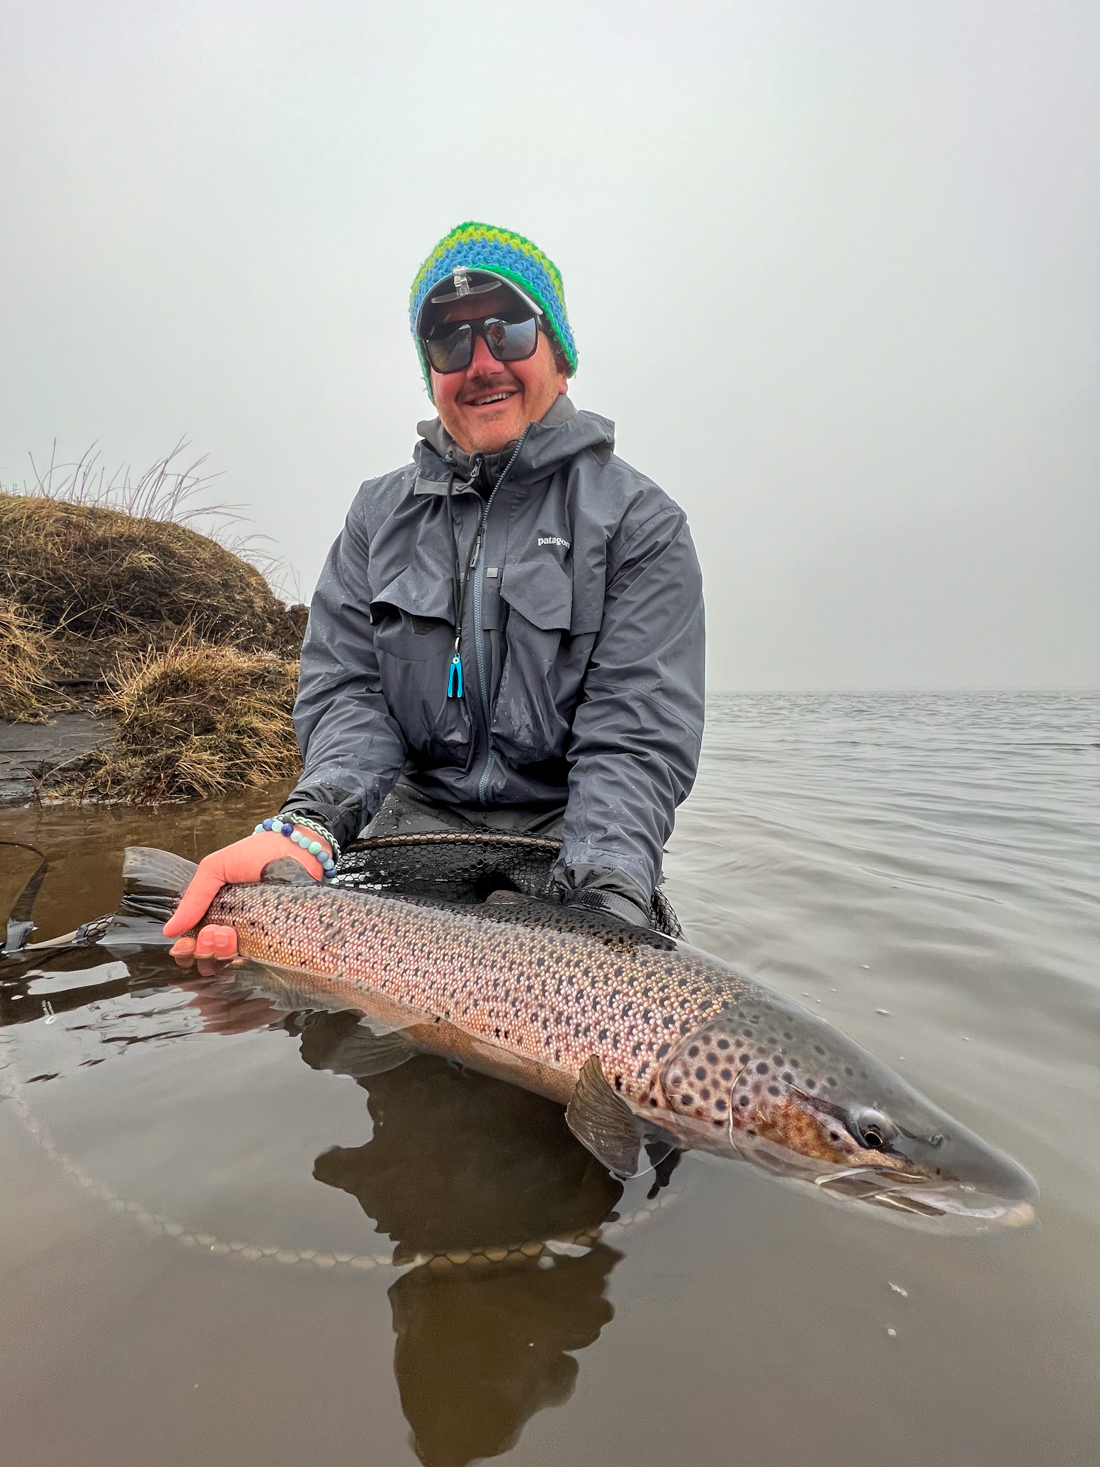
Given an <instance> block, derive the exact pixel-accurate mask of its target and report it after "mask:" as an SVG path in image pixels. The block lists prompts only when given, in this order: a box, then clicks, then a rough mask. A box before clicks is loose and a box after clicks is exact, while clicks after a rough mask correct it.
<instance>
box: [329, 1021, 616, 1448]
mask: <svg viewBox="0 0 1100 1467" xmlns="http://www.w3.org/2000/svg"><path fill="white" fill-rule="evenodd" d="M354 1028H355V1021H354V1017H353V1016H350V1015H312V1016H310V1018H309V1019H307V1020H306V1021H305V1027H304V1030H303V1034H302V1057H303V1059H305V1060H306V1062H307V1063H308V1064H312V1065H314V1066H315V1067H317V1068H337V1067H338V1065H339V1056H340V1053H341V1049H342V1048H345V1045H344V1041H345V1040H346V1039H347V1037H348V1036H349V1035H350V1034H353V1032H354ZM360 1083H362V1084H364V1085H365V1086H368V1087H369V1098H368V1102H367V1104H368V1108H369V1110H370V1114H371V1116H372V1118H373V1120H374V1135H373V1137H372V1139H371V1140H370V1141H369V1142H368V1143H367V1144H366V1145H365V1146H359V1147H340V1146H335V1147H333V1148H332V1149H331V1150H330V1151H326V1152H324V1153H323V1154H322V1155H321V1156H319V1157H318V1158H317V1161H316V1164H315V1166H314V1173H313V1174H314V1176H315V1177H317V1179H318V1180H319V1181H322V1182H326V1183H328V1185H330V1186H334V1187H339V1188H341V1189H342V1190H343V1191H345V1192H350V1193H351V1194H352V1195H353V1196H354V1197H356V1198H357V1199H358V1201H359V1203H360V1205H361V1206H362V1208H363V1210H364V1212H366V1213H367V1214H368V1215H369V1216H370V1217H372V1218H374V1219H375V1220H376V1221H377V1223H378V1226H379V1228H380V1229H381V1230H382V1231H384V1232H386V1233H388V1234H389V1235H390V1237H391V1238H392V1239H393V1240H394V1245H395V1257H397V1258H411V1257H415V1255H416V1254H417V1253H419V1252H422V1251H434V1252H439V1251H442V1250H446V1249H450V1250H454V1251H457V1250H462V1249H467V1248H483V1247H492V1246H493V1245H498V1246H499V1247H501V1248H503V1247H507V1246H508V1245H511V1246H512V1248H513V1249H514V1248H515V1246H516V1245H517V1244H519V1243H523V1242H525V1241H527V1240H534V1239H541V1238H551V1237H555V1236H560V1235H563V1234H566V1235H568V1234H570V1233H575V1232H578V1231H581V1230H583V1229H584V1228H595V1227H598V1226H599V1224H600V1223H601V1222H603V1221H604V1220H605V1219H606V1218H607V1216H608V1215H609V1214H610V1213H611V1212H612V1211H613V1209H614V1207H615V1204H616V1203H617V1202H618V1200H619V1198H620V1197H621V1196H622V1187H621V1185H620V1184H619V1183H618V1182H615V1181H614V1180H613V1179H612V1178H611V1177H610V1176H608V1174H607V1172H606V1171H605V1170H604V1169H603V1167H601V1166H600V1165H599V1163H598V1162H597V1161H596V1160H595V1159H594V1158H593V1157H592V1156H590V1155H589V1153H588V1152H587V1151H585V1150H584V1148H583V1147H582V1146H580V1145H579V1144H578V1143H577V1142H576V1141H575V1140H574V1139H573V1137H572V1136H571V1135H570V1133H569V1131H568V1130H567V1128H566V1126H565V1122H564V1118H563V1116H562V1111H561V1107H560V1106H557V1105H554V1104H552V1103H551V1102H550V1101H547V1100H543V1099H541V1098H540V1097H539V1096H536V1095H529V1094H528V1093H527V1092H526V1091H523V1090H518V1089H516V1088H515V1087H514V1086H511V1085H506V1084H503V1083H502V1082H501V1081H499V1080H492V1079H489V1078H487V1077H486V1076H483V1075H478V1074H475V1073H472V1072H470V1071H466V1070H460V1069H458V1068H456V1067H454V1066H451V1065H448V1064H446V1063H445V1062H444V1061H442V1060H439V1059H435V1058H432V1057H430V1056H427V1055H421V1056H418V1057H416V1058H414V1059H411V1060H409V1061H408V1062H407V1063H405V1064H404V1065H402V1066H400V1068H396V1069H393V1070H390V1071H388V1072H387V1073H385V1074H381V1075H376V1076H374V1077H373V1078H371V1079H370V1080H369V1081H361V1082H360ZM494 1251H495V1250H494ZM621 1257H622V1254H620V1253H617V1252H615V1251H614V1250H613V1249H611V1248H607V1247H604V1246H602V1245H598V1246H597V1247H595V1248H593V1249H592V1251H591V1252H589V1253H588V1254H586V1255H585V1256H583V1257H579V1258H574V1257H556V1256H554V1255H545V1254H544V1255H543V1256H542V1257H541V1258H539V1259H525V1260H524V1261H523V1263H522V1264H519V1263H515V1262H513V1263H512V1264H509V1263H507V1262H505V1263H497V1264H493V1263H486V1262H480V1263H475V1262H474V1261H473V1260H471V1261H470V1262H468V1263H464V1264H459V1265H456V1266H454V1267H451V1268H449V1269H448V1270H447V1271H446V1272H443V1273H437V1272H436V1270H435V1268H434V1267H432V1266H429V1265H421V1266H420V1267H418V1268H414V1269H412V1270H411V1271H410V1272H409V1273H407V1274H405V1275H404V1276H403V1277H401V1278H399V1279H398V1280H397V1282H396V1283H395V1284H394V1285H393V1286H392V1287H391V1289H390V1291H389V1296H390V1304H391V1307H392V1309H393V1327H394V1330H395V1332H396V1334H397V1345H396V1348H395V1350H394V1373H395V1375H396V1377H397V1386H398V1390H399V1391H400V1393H401V1405H402V1409H403V1410H404V1412H405V1416H406V1419H407V1420H408V1423H409V1425H410V1427H411V1428H412V1435H413V1445H414V1448H415V1450H416V1453H417V1455H418V1456H419V1458H420V1460H421V1461H422V1462H424V1463H425V1464H426V1467H465V1464H466V1463H468V1462H472V1461H474V1460H476V1459H477V1458H481V1457H493V1456H497V1455H499V1454H500V1453H501V1452H505V1451H507V1450H508V1449H509V1448H510V1447H512V1446H514V1445H515V1442H516V1440H517V1439H518V1437H519V1434H520V1432H521V1431H522V1429H523V1425H524V1423H525V1422H526V1421H527V1419H528V1418H529V1417H530V1416H532V1415H534V1413H535V1412H536V1411H540V1410H542V1409H543V1408H544V1407H546V1406H558V1405H561V1404H562V1403H563V1402H564V1401H567V1400H568V1399H569V1397H570V1395H571V1394H572V1392H573V1387H574V1385H575V1383H576V1379H577V1371H578V1366H577V1362H576V1360H575V1359H574V1358H573V1357H572V1355H570V1354H569V1353H568V1352H569V1351H572V1350H582V1349H584V1347H585V1346H586V1345H590V1344H591V1343H592V1341H593V1340H595V1339H596V1338H597V1337H598V1336H599V1333H600V1330H601V1329H602V1328H603V1326H604V1325H605V1324H607V1323H608V1322H609V1320H610V1319H611V1317H612V1313H613V1311H612V1307H611V1305H610V1304H609V1303H608V1302H607V1300H606V1299H605V1298H604V1290H605V1287H606V1284H607V1280H608V1277H609V1275H610V1273H611V1270H612V1269H613V1268H614V1267H615V1264H616V1263H617V1262H618V1261H619V1259H620V1258H621ZM551 1258H552V1260H553V1261H552V1262H551V1261H550V1260H551Z"/></svg>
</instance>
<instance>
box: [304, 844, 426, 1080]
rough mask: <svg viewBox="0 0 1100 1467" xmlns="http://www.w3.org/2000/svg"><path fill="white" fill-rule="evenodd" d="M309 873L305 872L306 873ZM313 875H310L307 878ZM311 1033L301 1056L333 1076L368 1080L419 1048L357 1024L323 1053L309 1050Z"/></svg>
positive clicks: (393, 1034)
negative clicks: (347, 1076) (309, 1051)
mask: <svg viewBox="0 0 1100 1467" xmlns="http://www.w3.org/2000/svg"><path fill="white" fill-rule="evenodd" d="M307 874H308V873H307ZM312 879H313V878H312V877H311V878H310V880H312ZM309 1038H310V1032H309V1030H308V1029H307V1031H306V1033H305V1035H303V1038H302V1058H303V1059H304V1060H305V1061H306V1062H307V1064H310V1065H312V1067H313V1068H314V1069H315V1070H331V1071H332V1072H333V1074H335V1075H350V1076H351V1078H352V1079H353V1080H369V1079H370V1078H371V1076H372V1075H384V1074H385V1073H386V1072H387V1070H396V1069H397V1067H398V1065H403V1064H404V1063H405V1061H406V1060H410V1059H412V1057H413V1056H414V1055H416V1054H420V1053H421V1051H420V1050H419V1049H417V1047H416V1045H415V1044H411V1043H410V1042H409V1040H408V1039H406V1038H405V1036H404V1035H403V1034H402V1033H401V1032H400V1031H399V1030H393V1031H391V1032H390V1033H388V1034H375V1033H374V1032H373V1030H371V1029H368V1028H367V1026H366V1025H365V1024H359V1025H357V1026H356V1028H354V1029H353V1030H352V1031H351V1033H350V1034H343V1035H341V1036H340V1038H339V1039H337V1040H336V1042H335V1043H334V1044H332V1045H331V1046H329V1047H327V1048H326V1049H325V1050H324V1051H323V1052H319V1051H318V1052H315V1053H312V1054H310V1053H308V1052H307V1051H308V1049H309V1048H311V1046H309V1045H308V1044H307V1040H308V1039H309Z"/></svg>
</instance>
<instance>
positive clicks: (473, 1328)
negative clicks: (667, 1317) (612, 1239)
mask: <svg viewBox="0 0 1100 1467" xmlns="http://www.w3.org/2000/svg"><path fill="white" fill-rule="evenodd" d="M621 1257H622V1254H621V1253H616V1252H615V1251H614V1250H613V1249H611V1248H606V1247H604V1246H603V1245H599V1246H597V1247H596V1248H594V1249H593V1250H592V1252H591V1253H589V1254H588V1255H587V1257H584V1258H562V1259H558V1260H557V1261H556V1262H555V1264H554V1267H553V1268H550V1269H546V1270H543V1269H540V1268H537V1267H536V1266H535V1265H534V1264H531V1265H530V1266H528V1267H527V1268H525V1269H522V1270H519V1271H514V1272H512V1271H509V1272H505V1273H495V1274H494V1273H493V1272H492V1270H491V1269H489V1270H484V1269H483V1270H482V1271H481V1273H480V1274H471V1273H469V1272H468V1271H464V1270H457V1269H452V1270H451V1272H450V1274H449V1275H446V1276H444V1277H442V1278H439V1277H436V1276H434V1275H433V1274H432V1273H431V1271H430V1270H429V1269H427V1268H423V1267H422V1268H414V1269H413V1270H412V1271H411V1272H410V1273H407V1274H405V1275H404V1276H403V1277H402V1278H400V1279H398V1281H397V1282H396V1283H395V1284H394V1285H393V1286H392V1288H391V1289H390V1304H391V1306H392V1308H393V1327H394V1331H395V1332H396V1334H397V1345H396V1348H395V1349H394V1352H393V1368H394V1374H395V1375H396V1377H397V1388H398V1390H399V1391H400V1392H401V1409H402V1410H403V1411H404V1413H405V1419H406V1420H407V1421H408V1423H409V1426H410V1427H411V1428H412V1438H413V1447H414V1449H415V1451H416V1454H417V1456H418V1457H419V1458H420V1460H421V1462H423V1463H425V1467H465V1464H466V1463H467V1462H473V1461H476V1460H477V1459H478V1458H480V1457H496V1456H499V1455H500V1453H501V1452H506V1451H508V1449H509V1448H510V1447H513V1446H515V1444H516V1442H517V1441H518V1439H519V1434H520V1432H521V1431H522V1430H523V1427H524V1424H525V1422H526V1421H527V1420H528V1418H529V1417H531V1416H533V1415H534V1414H535V1412H536V1411H541V1410H543V1408H544V1407H546V1406H561V1405H562V1404H564V1402H566V1401H568V1399H569V1397H570V1396H571V1395H572V1394H573V1387H574V1386H575V1385H576V1383H577V1374H578V1371H579V1366H578V1365H577V1362H576V1360H575V1359H574V1358H573V1356H572V1355H570V1354H568V1353H567V1351H570V1350H583V1349H584V1347H585V1346H586V1345H590V1344H592V1342H593V1340H595V1339H597V1338H598V1336H599V1333H600V1330H601V1329H602V1328H603V1326H604V1325H605V1324H607V1323H608V1322H609V1321H610V1319H611V1316H612V1314H613V1312H614V1311H613V1310H612V1307H611V1305H610V1304H609V1303H608V1302H607V1300H606V1299H605V1298H604V1288H605V1286H606V1284H607V1280H608V1276H609V1275H610V1273H611V1270H612V1269H613V1268H614V1267H615V1265H616V1263H618V1261H619V1259H620V1258H621Z"/></svg>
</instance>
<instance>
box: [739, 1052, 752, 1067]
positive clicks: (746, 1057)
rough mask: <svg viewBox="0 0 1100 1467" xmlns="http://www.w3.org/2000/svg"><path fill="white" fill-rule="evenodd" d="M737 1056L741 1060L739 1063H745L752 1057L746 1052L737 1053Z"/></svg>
mask: <svg viewBox="0 0 1100 1467" xmlns="http://www.w3.org/2000/svg"><path fill="white" fill-rule="evenodd" d="M737 1058H738V1060H739V1061H740V1062H741V1064H743V1065H747V1064H748V1062H749V1060H751V1059H752V1055H751V1054H747V1053H746V1054H739V1055H738V1056H737Z"/></svg>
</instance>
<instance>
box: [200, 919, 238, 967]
mask: <svg viewBox="0 0 1100 1467" xmlns="http://www.w3.org/2000/svg"><path fill="white" fill-rule="evenodd" d="M236 956H237V933H236V929H235V928H233V927H221V926H214V925H213V924H211V926H209V927H204V928H203V929H202V930H201V931H200V933H199V935H198V937H197V938H196V939H195V957H196V958H217V959H218V960H219V962H227V961H228V960H229V959H230V958H235V957H236Z"/></svg>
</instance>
